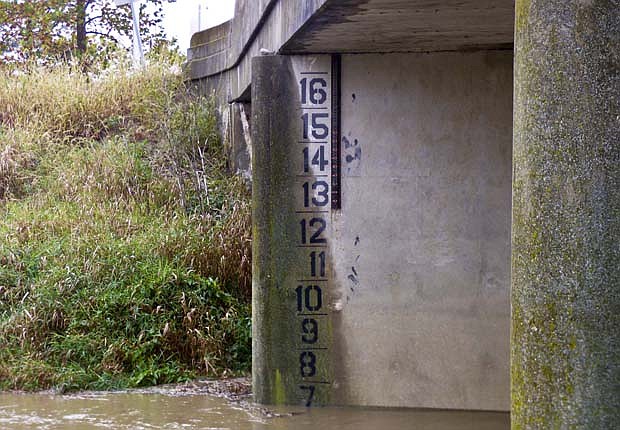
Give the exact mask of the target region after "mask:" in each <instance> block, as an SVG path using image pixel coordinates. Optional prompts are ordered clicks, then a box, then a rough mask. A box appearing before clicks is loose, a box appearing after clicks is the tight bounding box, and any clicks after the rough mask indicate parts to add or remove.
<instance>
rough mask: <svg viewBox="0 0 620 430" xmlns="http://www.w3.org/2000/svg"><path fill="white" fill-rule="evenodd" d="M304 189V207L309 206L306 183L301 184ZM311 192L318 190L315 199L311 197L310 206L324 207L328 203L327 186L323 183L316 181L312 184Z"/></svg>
mask: <svg viewBox="0 0 620 430" xmlns="http://www.w3.org/2000/svg"><path fill="white" fill-rule="evenodd" d="M303 188H304V207H306V208H307V207H308V206H310V185H309V184H308V183H307V182H304V184H303ZM312 190H318V192H317V197H320V199H317V198H316V197H312V204H313V205H315V206H325V205H327V204H328V203H329V184H328V183H327V182H325V181H316V182H314V183H313V184H312Z"/></svg>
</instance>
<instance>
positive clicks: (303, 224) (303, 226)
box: [299, 218, 306, 244]
mask: <svg viewBox="0 0 620 430" xmlns="http://www.w3.org/2000/svg"><path fill="white" fill-rule="evenodd" d="M299 224H301V243H303V244H305V243H306V220H305V218H304V219H302V220H301V221H299Z"/></svg>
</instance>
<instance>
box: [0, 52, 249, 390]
mask: <svg viewBox="0 0 620 430" xmlns="http://www.w3.org/2000/svg"><path fill="white" fill-rule="evenodd" d="M179 70H180V68H179V67H178V64H174V63H170V62H167V61H165V60H158V59H150V60H149V64H148V65H147V67H145V68H144V69H141V70H140V71H135V70H132V69H131V68H130V66H129V63H127V62H125V61H124V60H122V59H119V60H118V62H116V63H112V64H107V65H105V67H104V66H101V67H100V68H99V69H96V68H95V67H93V68H92V71H91V72H90V73H89V74H84V72H83V69H81V68H80V67H79V65H78V66H76V67H70V66H66V65H59V66H56V67H40V66H37V65H31V66H30V67H28V68H26V69H24V70H8V69H3V68H2V67H0V346H1V347H0V390H10V389H20V390H27V391H36V390H41V389H48V388H55V389H56V390H58V391H61V392H64V391H75V390H118V389H124V388H130V387H142V386H151V385H157V384H164V383H176V382H184V381H189V380H193V379H195V378H197V377H202V376H218V377H219V376H223V375H225V376H232V375H240V374H241V375H242V374H244V373H246V372H248V371H249V367H250V361H251V345H250V336H251V334H250V332H251V312H250V303H249V298H250V278H251V273H250V272H251V269H250V261H251V256H250V246H251V233H250V202H249V200H250V196H249V192H248V190H247V188H246V186H245V184H244V182H243V180H242V179H241V178H239V177H237V176H235V175H233V174H231V173H230V172H229V171H228V169H227V164H226V163H227V161H226V149H225V146H224V143H223V142H222V141H221V140H220V138H219V135H218V133H217V130H216V117H215V114H214V110H213V106H212V104H211V102H210V101H209V100H208V99H205V98H202V97H196V96H194V95H192V94H191V92H190V91H189V89H188V88H187V87H186V86H185V83H184V77H183V75H182V74H181V73H180V71H179Z"/></svg>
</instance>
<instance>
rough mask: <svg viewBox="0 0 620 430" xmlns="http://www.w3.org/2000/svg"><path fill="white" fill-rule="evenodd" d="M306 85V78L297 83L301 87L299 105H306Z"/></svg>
mask: <svg viewBox="0 0 620 430" xmlns="http://www.w3.org/2000/svg"><path fill="white" fill-rule="evenodd" d="M307 83H308V78H303V79H302V80H301V81H299V85H301V104H302V105H305V104H306V100H307V97H306V93H307Z"/></svg>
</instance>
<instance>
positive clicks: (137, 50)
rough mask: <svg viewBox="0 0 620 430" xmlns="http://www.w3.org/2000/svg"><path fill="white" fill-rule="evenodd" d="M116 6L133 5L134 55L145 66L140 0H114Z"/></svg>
mask: <svg viewBox="0 0 620 430" xmlns="http://www.w3.org/2000/svg"><path fill="white" fill-rule="evenodd" d="M114 2H115V3H116V6H124V5H126V4H128V5H130V6H131V18H132V20H133V57H134V60H137V61H140V65H141V66H144V49H143V48H142V38H141V37H140V8H139V7H138V6H137V5H136V4H137V3H139V2H140V0H114Z"/></svg>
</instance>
